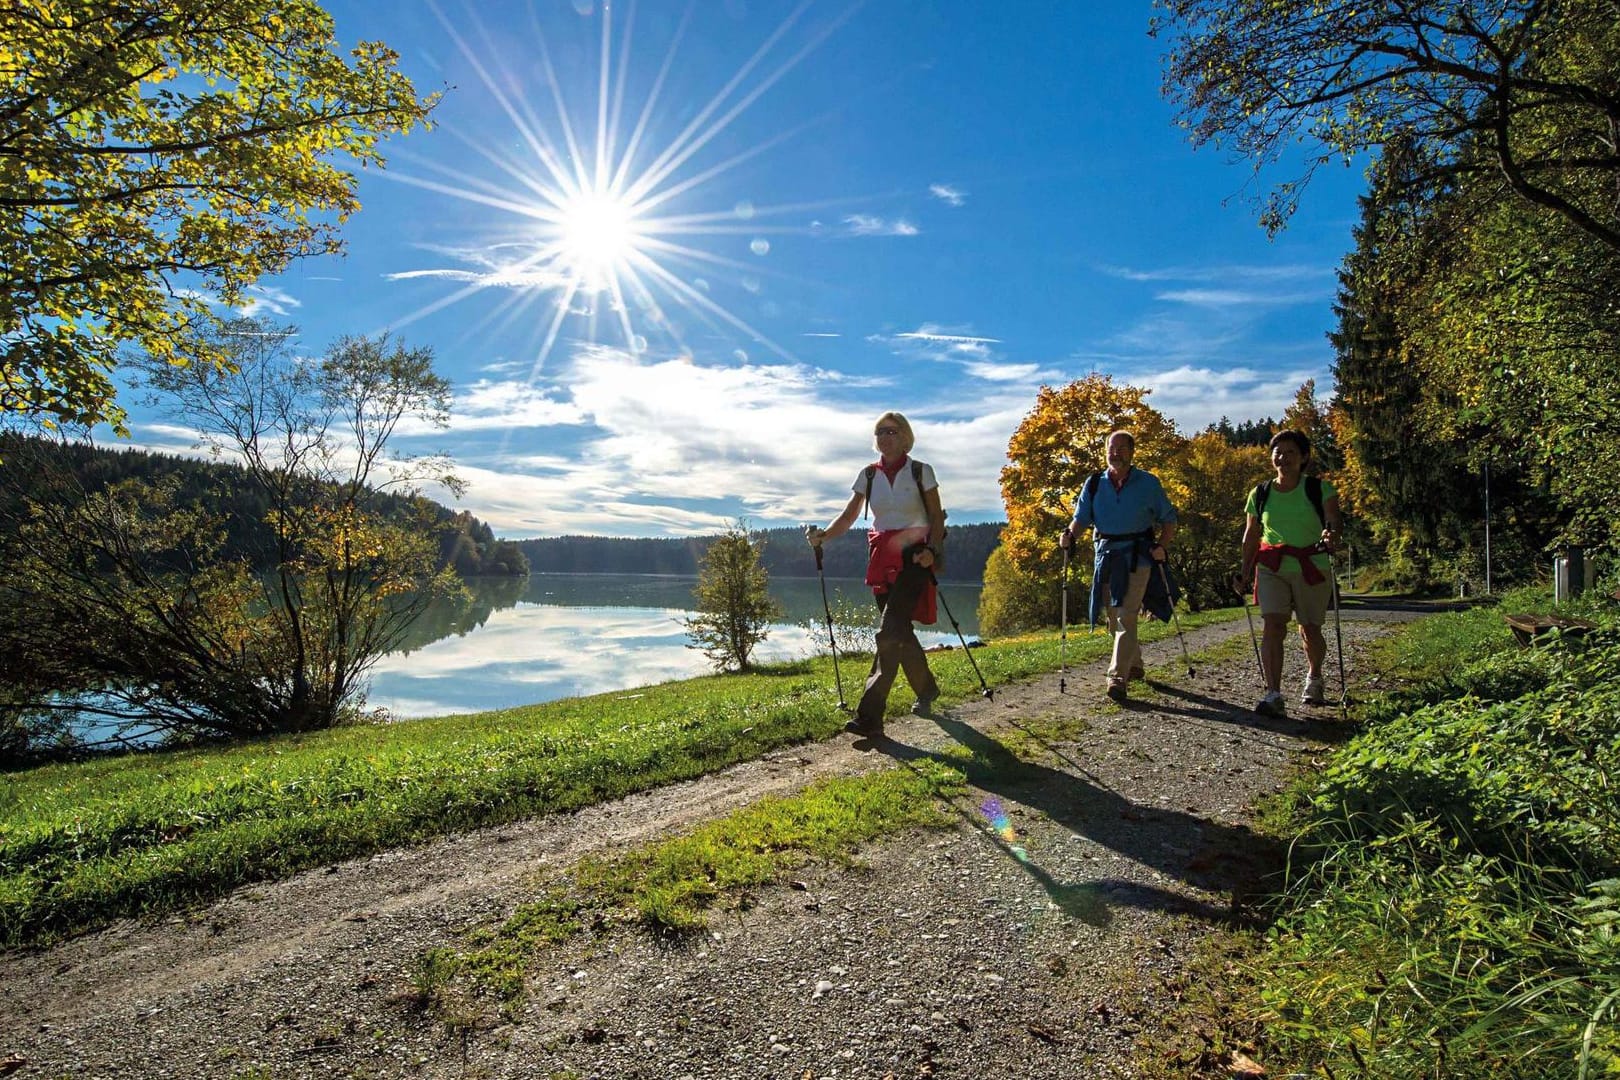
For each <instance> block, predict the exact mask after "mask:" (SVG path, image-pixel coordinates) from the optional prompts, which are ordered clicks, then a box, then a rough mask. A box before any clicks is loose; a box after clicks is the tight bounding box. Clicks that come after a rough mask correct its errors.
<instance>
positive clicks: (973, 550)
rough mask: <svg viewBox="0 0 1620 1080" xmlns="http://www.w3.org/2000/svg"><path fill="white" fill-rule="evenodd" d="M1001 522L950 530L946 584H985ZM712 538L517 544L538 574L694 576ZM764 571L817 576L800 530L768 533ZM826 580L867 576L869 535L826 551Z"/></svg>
mask: <svg viewBox="0 0 1620 1080" xmlns="http://www.w3.org/2000/svg"><path fill="white" fill-rule="evenodd" d="M1001 528H1002V523H1000V522H995V523H991V524H986V525H952V526H951V527H950V539H949V543H948V545H947V548H946V554H947V560H946V561H947V563H948V566H947V569H946V571H945V573H943V574H941V575H940V577H941V578H942V579H943V580H946V581H982V580H983V579H984V564H985V560H987V559H989V558H990V552H991V551H992V550H994V549H995V546H996V544H997V543H999V542H1000V539H1001ZM714 540H715V537H713V536H697V537H689V538H686V539H681V540H638V539H627V538H621V537H608V536H559V537H551V538H546V539H541V540H516V541H513V543H514V544H515V545H516V546H517V547H518V549H519V550H520V551H522V552H523V554H524V556H525V557H526V558H527V559H528V562H529V569H530V570H531V571H532V572H534V573H536V574H696V573H697V572H698V565H699V564H700V563H701V562H702V561H703V553H704V552H706V551H707V550H708V549H709V545H710V544H712V543H714ZM764 561H765V569H766V571H767V572H768V573H769V574H770V575H771V576H772V577H815V576H816V562H815V556H814V554H813V553H812V552H811V550H810V547H809V545H807V544H806V543H805V542H804V534H803V533H802V532H801V531H800V530H798V529H768V530H766V532H765V555H764ZM825 561H826V571H827V576H828V577H839V578H858V577H861V576H863V575H864V574H865V573H866V533H865V532H864V531H863V530H861V529H853V530H851V531H850V532H849V533H847V534H846V535H844V536H841V537H839V538H838V539H837V540H835V541H833V542H832V543H830V544H828V545H827V547H826V560H825Z"/></svg>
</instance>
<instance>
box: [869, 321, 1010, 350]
mask: <svg viewBox="0 0 1620 1080" xmlns="http://www.w3.org/2000/svg"><path fill="white" fill-rule="evenodd" d="M895 337H897V338H901V339H903V340H907V341H939V342H945V343H947V344H953V345H955V344H961V345H999V344H1001V339H1000V338H993V337H974V336H972V335H969V334H947V333H944V332H943V331H941V330H940V328H939V327H937V326H935V325H933V324H932V323H924V324H923V325H922V326H920V327H918V328H917V329H916V330H907V331H906V332H905V333H903V334H896V335H895Z"/></svg>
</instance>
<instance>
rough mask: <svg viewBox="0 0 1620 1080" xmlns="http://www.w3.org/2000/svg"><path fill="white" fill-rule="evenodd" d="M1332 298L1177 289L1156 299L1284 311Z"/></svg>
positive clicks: (1312, 294)
mask: <svg viewBox="0 0 1620 1080" xmlns="http://www.w3.org/2000/svg"><path fill="white" fill-rule="evenodd" d="M1331 295H1332V294H1331V293H1329V292H1328V291H1327V290H1319V291H1314V292H1293V293H1279V292H1260V291H1254V290H1244V289H1175V290H1172V291H1169V292H1161V293H1155V294H1154V299H1155V300H1164V301H1166V302H1168V303H1172V304H1191V305H1192V306H1194V307H1207V308H1235V307H1282V306H1285V305H1288V304H1316V303H1321V302H1322V301H1323V300H1326V299H1328V298H1329V297H1330V296H1331Z"/></svg>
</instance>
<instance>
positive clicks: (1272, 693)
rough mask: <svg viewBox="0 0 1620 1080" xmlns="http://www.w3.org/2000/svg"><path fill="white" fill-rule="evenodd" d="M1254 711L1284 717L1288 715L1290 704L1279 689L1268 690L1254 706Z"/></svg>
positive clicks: (1263, 714) (1264, 714)
mask: <svg viewBox="0 0 1620 1080" xmlns="http://www.w3.org/2000/svg"><path fill="white" fill-rule="evenodd" d="M1254 711H1255V712H1257V713H1259V714H1260V715H1261V716H1277V717H1284V716H1287V715H1288V705H1287V703H1286V702H1284V701H1283V696H1282V694H1281V693H1280V692H1279V691H1276V690H1267V691H1266V696H1265V697H1263V698H1261V699H1260V703H1259V704H1258V705H1256V706H1255V707H1254Z"/></svg>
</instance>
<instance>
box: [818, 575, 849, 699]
mask: <svg viewBox="0 0 1620 1080" xmlns="http://www.w3.org/2000/svg"><path fill="white" fill-rule="evenodd" d="M812 547H813V548H814V549H815V552H816V577H818V578H820V579H821V610H823V611H825V612H826V613H827V644H828V645H830V646H832V658H833V681H834V682H835V683H837V684H838V707H839V708H840V709H842V710H844V711H845V712H848V711H849V706H848V705H846V704H845V703H844V677H843V676H842V675H840V674H839V673H838V638H837V636H835V635H834V634H833V623H832V605H831V604H829V603H827V574H826V571H825V570H823V569H822V565H821V545H820V544H814V545H812Z"/></svg>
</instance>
